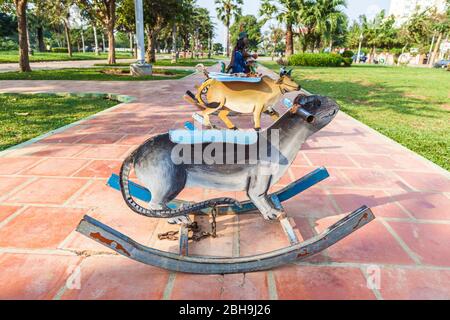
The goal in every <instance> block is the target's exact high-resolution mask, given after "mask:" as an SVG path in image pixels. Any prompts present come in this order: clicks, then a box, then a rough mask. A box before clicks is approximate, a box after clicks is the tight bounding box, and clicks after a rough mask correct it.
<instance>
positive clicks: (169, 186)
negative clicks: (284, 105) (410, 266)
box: [78, 95, 374, 274]
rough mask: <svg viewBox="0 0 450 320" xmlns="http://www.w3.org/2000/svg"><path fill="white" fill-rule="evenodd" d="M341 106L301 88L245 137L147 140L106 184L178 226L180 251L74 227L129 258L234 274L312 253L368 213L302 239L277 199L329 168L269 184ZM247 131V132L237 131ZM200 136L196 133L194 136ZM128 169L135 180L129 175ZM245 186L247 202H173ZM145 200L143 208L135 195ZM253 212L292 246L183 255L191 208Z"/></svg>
mask: <svg viewBox="0 0 450 320" xmlns="http://www.w3.org/2000/svg"><path fill="white" fill-rule="evenodd" d="M338 111H339V106H338V105H337V104H336V103H335V102H334V101H332V100H331V99H329V98H326V97H320V96H309V97H307V96H304V95H299V96H298V97H297V99H296V100H295V101H294V104H293V107H292V108H291V109H290V110H289V111H287V112H286V113H285V114H284V115H283V116H282V117H281V118H280V119H279V120H278V121H277V122H275V123H274V124H273V125H272V126H271V127H270V128H268V129H266V130H264V131H261V132H254V131H252V132H251V133H247V134H248V135H247V136H245V139H244V140H246V141H244V142H242V141H238V142H237V140H236V131H230V132H234V135H232V136H231V137H232V138H230V137H227V135H226V133H227V131H217V132H212V133H211V132H210V131H207V132H201V131H197V130H191V131H190V130H187V131H185V132H184V133H185V135H184V138H186V137H187V139H184V140H183V139H180V137H178V138H177V137H176V135H174V134H173V133H166V134H162V135H159V136H156V137H154V138H151V139H150V140H148V141H147V142H145V143H144V144H143V145H142V146H141V147H139V148H138V149H137V150H136V151H134V152H133V153H132V154H131V155H130V156H129V157H128V158H127V159H126V160H125V162H124V164H123V166H122V169H121V172H120V176H113V177H112V178H111V179H110V181H109V185H110V186H111V187H113V188H115V189H117V190H120V191H121V192H122V196H123V198H124V200H125V202H126V204H127V205H128V206H129V208H130V209H131V210H133V211H134V212H135V213H137V214H140V215H143V216H146V217H150V218H164V219H168V220H169V222H170V223H172V224H174V223H178V224H180V225H181V227H180V228H181V229H180V237H179V241H180V255H176V254H173V253H168V252H162V251H159V250H156V249H152V248H148V247H145V246H143V245H141V244H138V243H136V242H135V241H133V240H131V239H130V238H128V237H126V236H125V235H123V234H121V233H119V232H117V231H115V230H113V229H112V228H110V227H108V226H105V225H103V224H102V223H101V222H99V221H96V220H95V219H93V218H91V217H85V218H84V220H83V221H82V222H81V223H80V225H79V227H78V231H79V232H81V233H83V234H84V235H86V236H88V237H90V238H91V239H94V240H96V241H98V242H100V243H102V244H104V245H106V246H108V247H109V248H111V249H113V250H115V251H116V252H118V253H120V254H122V255H125V256H127V257H129V258H131V259H134V260H137V261H140V262H143V263H146V264H150V265H154V266H159V267H163V268H165V269H169V270H173V271H181V272H190V273H208V274H210V273H219V274H220V273H221V274H223V273H238V272H239V273H240V272H249V271H257V270H265V269H270V268H273V267H277V266H280V265H282V264H286V263H290V262H293V261H297V260H300V259H304V258H307V257H309V256H311V255H314V254H316V253H318V252H320V251H322V250H324V249H326V248H328V247H329V246H331V245H333V244H334V243H336V242H337V241H339V240H341V239H342V238H344V237H346V236H348V235H349V234H351V233H353V232H354V231H356V230H357V229H359V228H361V227H362V226H364V225H365V224H367V223H369V222H370V221H371V220H373V219H374V216H373V214H372V212H371V211H370V209H369V208H367V207H365V206H364V207H362V208H360V209H358V210H356V211H355V212H353V213H352V214H350V215H349V216H347V217H346V218H344V219H343V220H341V221H339V222H338V223H336V224H335V225H333V226H331V227H330V228H329V229H327V230H326V231H325V232H324V233H322V234H321V235H318V236H316V237H315V238H313V239H310V240H308V241H306V242H304V243H301V242H300V241H299V240H298V239H297V236H296V234H295V232H294V230H293V228H292V226H291V225H290V223H289V220H288V218H287V215H286V213H285V211H284V209H283V207H282V202H284V201H286V200H288V199H290V198H292V197H293V196H295V195H298V194H299V193H301V192H303V191H305V190H306V189H308V188H310V187H312V186H313V185H315V184H317V183H319V182H320V181H322V180H324V179H326V178H327V177H328V176H329V175H328V172H327V171H326V169H325V168H320V169H318V170H316V171H314V172H312V173H311V174H309V175H307V176H305V177H303V178H301V179H300V180H298V181H296V182H294V183H292V184H291V185H289V186H288V187H286V188H284V189H283V190H280V191H279V192H277V193H275V194H269V193H268V191H269V190H270V188H271V187H272V186H274V185H275V184H276V183H277V182H278V181H279V180H280V179H281V178H282V176H283V175H284V174H285V173H286V171H287V170H288V169H289V167H290V166H291V164H292V162H293V161H294V159H295V157H296V156H297V154H298V152H299V150H300V149H301V147H302V145H303V143H304V142H305V141H306V140H307V139H308V138H309V137H310V136H311V135H313V134H314V133H316V132H318V131H320V130H321V129H322V128H324V127H325V126H327V125H328V124H329V123H330V122H331V121H332V120H333V119H334V118H335V116H336V115H337V113H338ZM239 134H242V135H245V134H246V133H238V135H239ZM199 135H200V136H201V138H200V139H197V138H198V137H199ZM133 168H134V170H135V173H136V176H137V178H138V179H139V181H140V182H141V183H142V184H143V186H139V185H137V184H135V183H133V182H130V181H129V176H130V173H131V171H132V169H133ZM194 187H196V188H207V189H218V190H223V191H245V192H246V193H247V195H248V198H249V201H246V202H242V203H239V202H238V201H236V200H234V199H229V198H218V199H212V200H208V201H205V202H201V203H197V204H190V203H187V202H182V201H177V200H175V199H176V197H177V196H178V195H179V194H180V193H181V191H182V190H183V189H184V188H194ZM135 198H136V199H139V200H143V201H145V202H147V203H148V208H146V207H144V206H143V205H140V204H138V202H137V201H136V200H135ZM255 210H257V211H259V212H260V213H261V215H262V217H263V218H264V219H266V220H268V221H280V223H281V226H282V228H283V230H284V231H285V233H286V235H287V236H288V238H289V241H290V243H291V246H290V247H288V248H285V249H280V250H277V251H273V252H270V253H265V254H263V255H258V256H252V257H240V258H206V257H190V256H189V255H188V243H189V236H188V233H189V229H188V226H189V225H190V223H191V222H190V218H189V216H190V215H194V216H195V215H209V214H211V213H212V214H213V221H215V215H216V214H230V213H234V214H245V213H249V212H254V211H255Z"/></svg>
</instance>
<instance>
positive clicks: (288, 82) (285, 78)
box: [277, 68, 301, 94]
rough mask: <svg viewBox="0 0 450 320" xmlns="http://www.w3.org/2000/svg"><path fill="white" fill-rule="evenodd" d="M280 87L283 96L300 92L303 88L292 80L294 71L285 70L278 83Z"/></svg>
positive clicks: (281, 72) (283, 69)
mask: <svg viewBox="0 0 450 320" xmlns="http://www.w3.org/2000/svg"><path fill="white" fill-rule="evenodd" d="M277 84H278V85H279V86H280V90H281V92H282V93H283V94H285V93H288V92H291V91H300V89H301V87H300V86H299V85H298V83H297V82H295V81H294V80H293V79H292V69H291V70H289V71H287V70H286V69H285V68H281V71H280V78H279V79H278V81H277Z"/></svg>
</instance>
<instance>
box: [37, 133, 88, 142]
mask: <svg viewBox="0 0 450 320" xmlns="http://www.w3.org/2000/svg"><path fill="white" fill-rule="evenodd" d="M85 137H86V135H85V134H78V133H70V132H63V133H58V134H54V135H51V136H50V137H48V138H45V139H42V140H40V141H39V143H46V144H47V143H64V144H67V143H75V142H78V141H80V140H81V139H83V138H85Z"/></svg>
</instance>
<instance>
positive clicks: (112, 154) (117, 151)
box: [77, 145, 130, 160]
mask: <svg viewBox="0 0 450 320" xmlns="http://www.w3.org/2000/svg"><path fill="white" fill-rule="evenodd" d="M128 150H130V148H129V147H126V146H107V145H94V146H89V147H87V148H86V149H85V150H84V151H82V152H80V153H79V154H78V155H77V158H84V159H111V160H122V159H123V158H124V157H125V156H127V152H128Z"/></svg>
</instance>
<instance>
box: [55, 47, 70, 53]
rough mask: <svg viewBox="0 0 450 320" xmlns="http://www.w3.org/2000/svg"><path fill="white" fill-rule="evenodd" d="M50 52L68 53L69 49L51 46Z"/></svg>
mask: <svg viewBox="0 0 450 320" xmlns="http://www.w3.org/2000/svg"><path fill="white" fill-rule="evenodd" d="M52 52H53V53H69V50H67V48H59V47H55V48H52Z"/></svg>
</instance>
